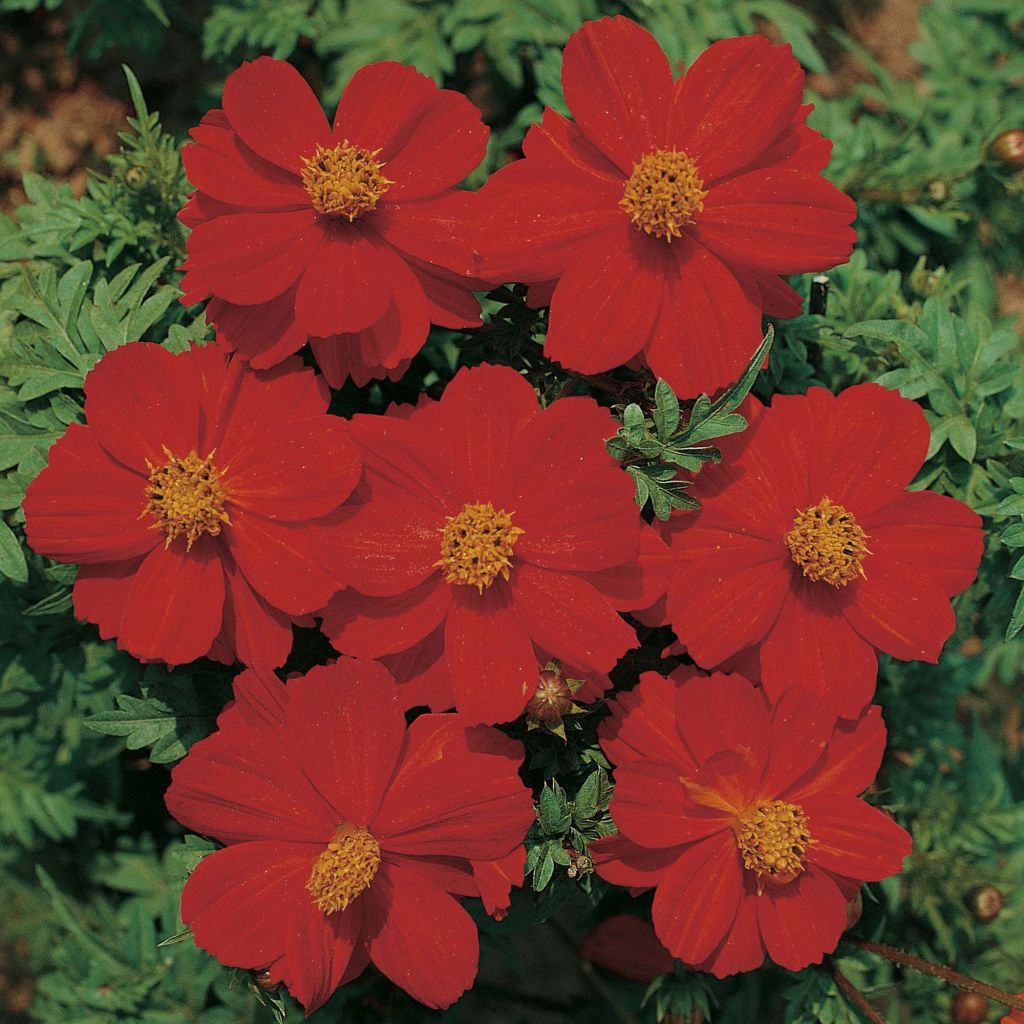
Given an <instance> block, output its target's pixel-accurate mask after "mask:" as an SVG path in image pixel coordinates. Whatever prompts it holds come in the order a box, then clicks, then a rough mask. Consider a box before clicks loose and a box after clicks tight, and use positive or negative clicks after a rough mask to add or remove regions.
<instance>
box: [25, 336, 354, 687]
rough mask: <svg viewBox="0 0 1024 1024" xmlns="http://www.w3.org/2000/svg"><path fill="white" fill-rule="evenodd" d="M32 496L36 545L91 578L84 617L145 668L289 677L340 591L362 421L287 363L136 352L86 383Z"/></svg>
mask: <svg viewBox="0 0 1024 1024" xmlns="http://www.w3.org/2000/svg"><path fill="white" fill-rule="evenodd" d="M85 394H86V402H85V415H86V419H87V420H88V425H87V426H81V425H79V424H72V425H71V426H70V427H69V428H68V430H67V433H66V434H65V435H64V436H63V437H62V438H61V439H60V440H59V441H57V443H56V444H55V445H54V446H53V447H52V448H51V449H50V455H49V465H48V466H47V468H46V469H44V470H43V471H42V473H40V474H39V476H38V477H36V479H35V480H34V481H33V482H32V484H31V485H30V486H29V488H28V493H27V494H26V496H25V502H24V509H25V520H26V524H25V530H26V533H27V536H28V542H29V544H30V545H31V546H32V547H33V548H34V549H35V550H36V551H38V552H39V553H40V554H43V555H48V556H49V557H50V558H54V559H56V560H57V561H58V562H71V563H75V564H78V565H80V566H81V568H80V569H79V572H78V579H77V581H76V583H75V589H74V606H75V612H76V614H77V615H78V617H79V618H81V619H86V620H87V621H89V622H94V623H96V624H97V625H98V626H99V627H100V635H101V636H102V637H103V638H104V639H109V638H110V637H117V641H118V646H119V647H122V648H124V649H125V650H127V651H130V652H131V653H132V654H134V655H135V656H136V657H137V658H139V659H140V660H143V661H166V662H168V663H170V664H181V663H183V662H187V661H192V660H193V659H194V658H199V657H201V656H203V655H208V656H210V657H212V658H216V659H218V660H220V661H226V662H232V661H234V660H235V659H236V658H238V659H239V660H241V661H242V662H244V663H245V664H249V665H264V666H269V667H273V666H276V665H280V664H282V663H283V662H284V660H285V658H287V656H288V652H289V651H290V650H291V642H292V629H291V624H292V622H293V621H296V620H298V619H300V618H302V617H303V616H306V615H308V614H309V613H310V612H312V611H315V610H316V609H317V608H320V607H322V606H323V605H324V603H325V602H326V601H327V600H328V599H329V598H330V597H331V595H332V594H333V593H334V592H335V591H336V590H337V589H338V587H339V583H338V581H337V580H336V579H335V578H334V577H332V576H331V575H330V574H328V573H327V572H325V570H324V569H323V568H322V567H321V565H320V560H319V556H318V554H317V552H316V549H315V547H314V545H313V535H312V533H311V532H310V528H311V526H312V524H314V523H316V524H317V525H318V526H319V527H320V529H319V531H318V533H317V537H318V539H319V540H320V541H321V542H322V541H323V538H324V537H325V536H328V537H329V536H330V535H331V534H332V533H333V532H334V529H335V528H333V527H331V526H330V520H329V519H326V518H325V517H328V516H329V514H330V513H333V512H334V511H335V510H336V509H337V508H338V506H339V505H340V504H341V502H342V501H344V500H345V498H346V497H348V495H349V494H350V493H351V491H352V488H353V487H354V486H355V484H356V482H357V480H358V478H359V471H360V467H359V456H358V454H357V452H356V449H355V446H354V445H353V444H352V441H351V439H350V437H349V432H348V424H347V423H346V422H345V421H344V420H342V419H340V418H338V417H335V416H328V415H326V412H327V402H328V391H327V388H326V387H325V386H324V384H323V381H322V380H320V379H318V378H317V377H316V375H315V374H314V373H313V372H312V370H307V369H304V368H303V367H302V366H301V365H300V364H299V362H298V360H289V361H288V362H287V363H284V364H282V365H280V366H278V367H277V368H276V369H275V370H272V371H268V372H264V373H257V372H255V371H253V370H250V369H249V368H248V366H247V364H245V363H244V362H242V361H240V360H238V359H232V360H231V361H230V362H229V361H228V358H227V356H226V354H225V352H224V351H223V350H221V349H219V348H217V347H216V346H213V345H208V346H206V347H205V348H193V349H192V350H191V351H189V352H184V353H182V354H180V355H172V354H171V353H170V352H168V351H166V350H165V349H163V348H160V347H159V346H158V345H150V344H145V343H141V342H139V343H135V344H131V345H125V346H124V347H123V348H119V349H117V350H115V351H113V352H111V353H109V354H108V355H106V356H104V357H103V358H102V359H101V360H100V361H99V363H98V364H97V365H96V367H95V369H94V370H92V372H91V373H90V374H89V376H88V377H87V378H86V381H85Z"/></svg>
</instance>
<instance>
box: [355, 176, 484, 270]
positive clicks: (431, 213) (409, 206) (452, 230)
mask: <svg viewBox="0 0 1024 1024" xmlns="http://www.w3.org/2000/svg"><path fill="white" fill-rule="evenodd" d="M479 202H480V200H479V196H478V195H477V193H475V192H465V191H463V190H461V189H449V190H448V191H447V192H443V193H441V194H440V195H438V196H431V197H429V198H427V199H415V200H408V201H402V202H401V203H398V202H396V203H389V202H387V197H385V201H384V203H383V204H382V205H381V206H380V207H379V208H378V209H376V210H375V211H374V212H373V213H372V214H368V215H367V216H366V218H365V220H366V226H367V229H368V230H371V231H374V232H376V233H377V234H378V235H380V237H381V238H383V239H384V241H385V242H387V243H388V245H391V246H394V248H396V249H398V250H399V252H401V253H405V254H406V255H408V256H415V257H416V258H417V259H421V260H424V261H425V262H426V263H431V264H436V265H437V266H440V267H444V268H446V269H447V270H452V271H454V272H455V273H456V274H462V275H464V276H467V277H476V276H477V272H478V271H479V267H478V265H477V264H478V257H477V255H476V252H475V251H474V248H473V243H472V238H473V237H474V236H475V233H476V232H475V231H474V230H473V229H474V225H475V224H476V220H477V217H478V213H479V209H480V207H479V205H478V204H479Z"/></svg>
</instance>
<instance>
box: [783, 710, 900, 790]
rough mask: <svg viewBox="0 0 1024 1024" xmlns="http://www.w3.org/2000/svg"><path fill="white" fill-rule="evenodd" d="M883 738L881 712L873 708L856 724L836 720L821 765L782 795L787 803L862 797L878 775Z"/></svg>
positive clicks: (883, 745) (816, 766)
mask: <svg viewBox="0 0 1024 1024" xmlns="http://www.w3.org/2000/svg"><path fill="white" fill-rule="evenodd" d="M885 736H886V732H885V723H884V722H883V721H882V710H881V708H879V707H877V706H876V705H872V706H871V707H869V708H868V709H867V711H865V712H864V714H863V715H861V716H860V718H858V719H856V721H850V720H848V719H843V720H840V721H839V722H837V723H836V728H835V731H834V732H833V733H832V736H831V738H830V739H829V741H828V743H827V745H826V747H825V759H824V761H823V762H822V763H821V764H819V765H815V766H814V768H813V770H812V771H810V772H808V774H807V775H806V776H805V777H804V778H802V779H800V780H798V781H797V782H796V784H795V785H794V786H793V787H792V789H791V790H790V791H789V793H788V794H786V796H787V799H790V800H792V801H793V802H794V803H802V802H803V801H804V800H806V799H808V798H809V797H813V796H815V795H817V794H822V793H840V794H843V795H845V796H856V795H857V794H858V793H863V792H864V790H865V789H867V788H868V786H870V785H871V783H872V782H874V781H875V777H876V776H877V775H878V768H879V765H881V763H882V755H883V754H884V753H885Z"/></svg>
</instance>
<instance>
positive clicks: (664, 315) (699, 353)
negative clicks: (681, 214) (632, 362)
mask: <svg viewBox="0 0 1024 1024" xmlns="http://www.w3.org/2000/svg"><path fill="white" fill-rule="evenodd" d="M687 230H688V232H689V229H687ZM665 248H666V249H667V248H669V247H668V246H666V247H665ZM671 249H672V252H671V255H672V256H674V257H675V259H676V261H677V262H676V266H675V267H674V268H673V270H672V272H671V273H669V274H668V275H667V276H666V281H667V287H666V289H665V294H664V298H663V301H662V304H661V308H660V310H659V312H658V317H657V322H656V323H655V325H654V330H653V331H652V332H651V334H650V338H649V340H648V341H647V344H646V347H645V348H644V359H645V360H646V362H647V365H648V366H650V368H651V370H652V371H653V372H654V373H655V374H656V375H657V376H659V377H663V378H664V379H665V380H666V381H668V383H669V384H671V385H672V387H673V389H674V390H675V391H676V392H677V393H678V394H679V395H680V396H684V395H685V396H688V397H693V396H696V395H698V394H701V393H704V394H709V395H711V394H714V393H715V392H716V391H720V390H721V389H722V388H724V387H727V386H728V385H730V384H732V383H733V382H735V381H736V380H738V379H739V377H740V375H741V374H742V373H743V370H744V368H745V367H746V364H747V363H748V362H749V361H750V357H751V356H752V355H753V354H754V352H755V351H756V349H757V346H758V344H759V343H760V340H761V310H760V309H759V308H758V306H757V305H756V304H755V303H754V301H753V299H752V298H751V296H750V295H748V294H747V292H746V291H744V289H743V287H742V286H741V285H740V283H739V281H737V279H736V275H735V274H734V273H733V272H732V270H731V269H730V268H729V267H727V266H726V265H725V264H724V263H723V262H722V261H721V260H719V259H718V257H717V256H715V255H714V254H713V253H711V252H709V251H708V250H707V249H705V248H704V247H703V246H702V245H699V244H698V243H697V242H696V241H695V239H694V237H693V236H692V233H688V234H687V236H686V237H685V238H683V239H680V240H679V241H677V242H676V243H675V244H674V245H673V246H672V247H671Z"/></svg>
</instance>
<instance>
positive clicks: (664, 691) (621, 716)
mask: <svg viewBox="0 0 1024 1024" xmlns="http://www.w3.org/2000/svg"><path fill="white" fill-rule="evenodd" d="M677 689H678V684H677V683H676V682H675V681H673V680H671V679H666V678H665V677H664V676H660V675H658V674H657V673H656V672H645V673H644V674H643V675H642V676H641V677H640V684H639V685H638V686H636V687H634V688H633V689H632V690H629V691H627V692H625V693H619V694H616V696H615V699H614V700H613V701H610V702H609V704H608V708H609V710H610V711H611V717H610V718H607V719H605V721H604V722H602V723H601V728H600V737H601V749H602V750H603V751H604V752H605V754H606V755H607V756H608V758H609V760H611V762H612V763H613V764H616V765H621V764H625V763H626V762H628V761H636V760H640V761H647V760H650V761H656V762H658V763H659V764H665V765H673V766H674V767H676V768H677V769H678V771H679V772H680V773H682V772H691V771H694V770H696V768H697V764H696V762H695V761H694V760H693V756H692V755H691V754H690V752H689V751H688V750H687V749H686V747H684V746H683V743H682V740H681V739H680V737H679V733H678V732H677V731H676V713H675V708H676V691H677Z"/></svg>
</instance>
